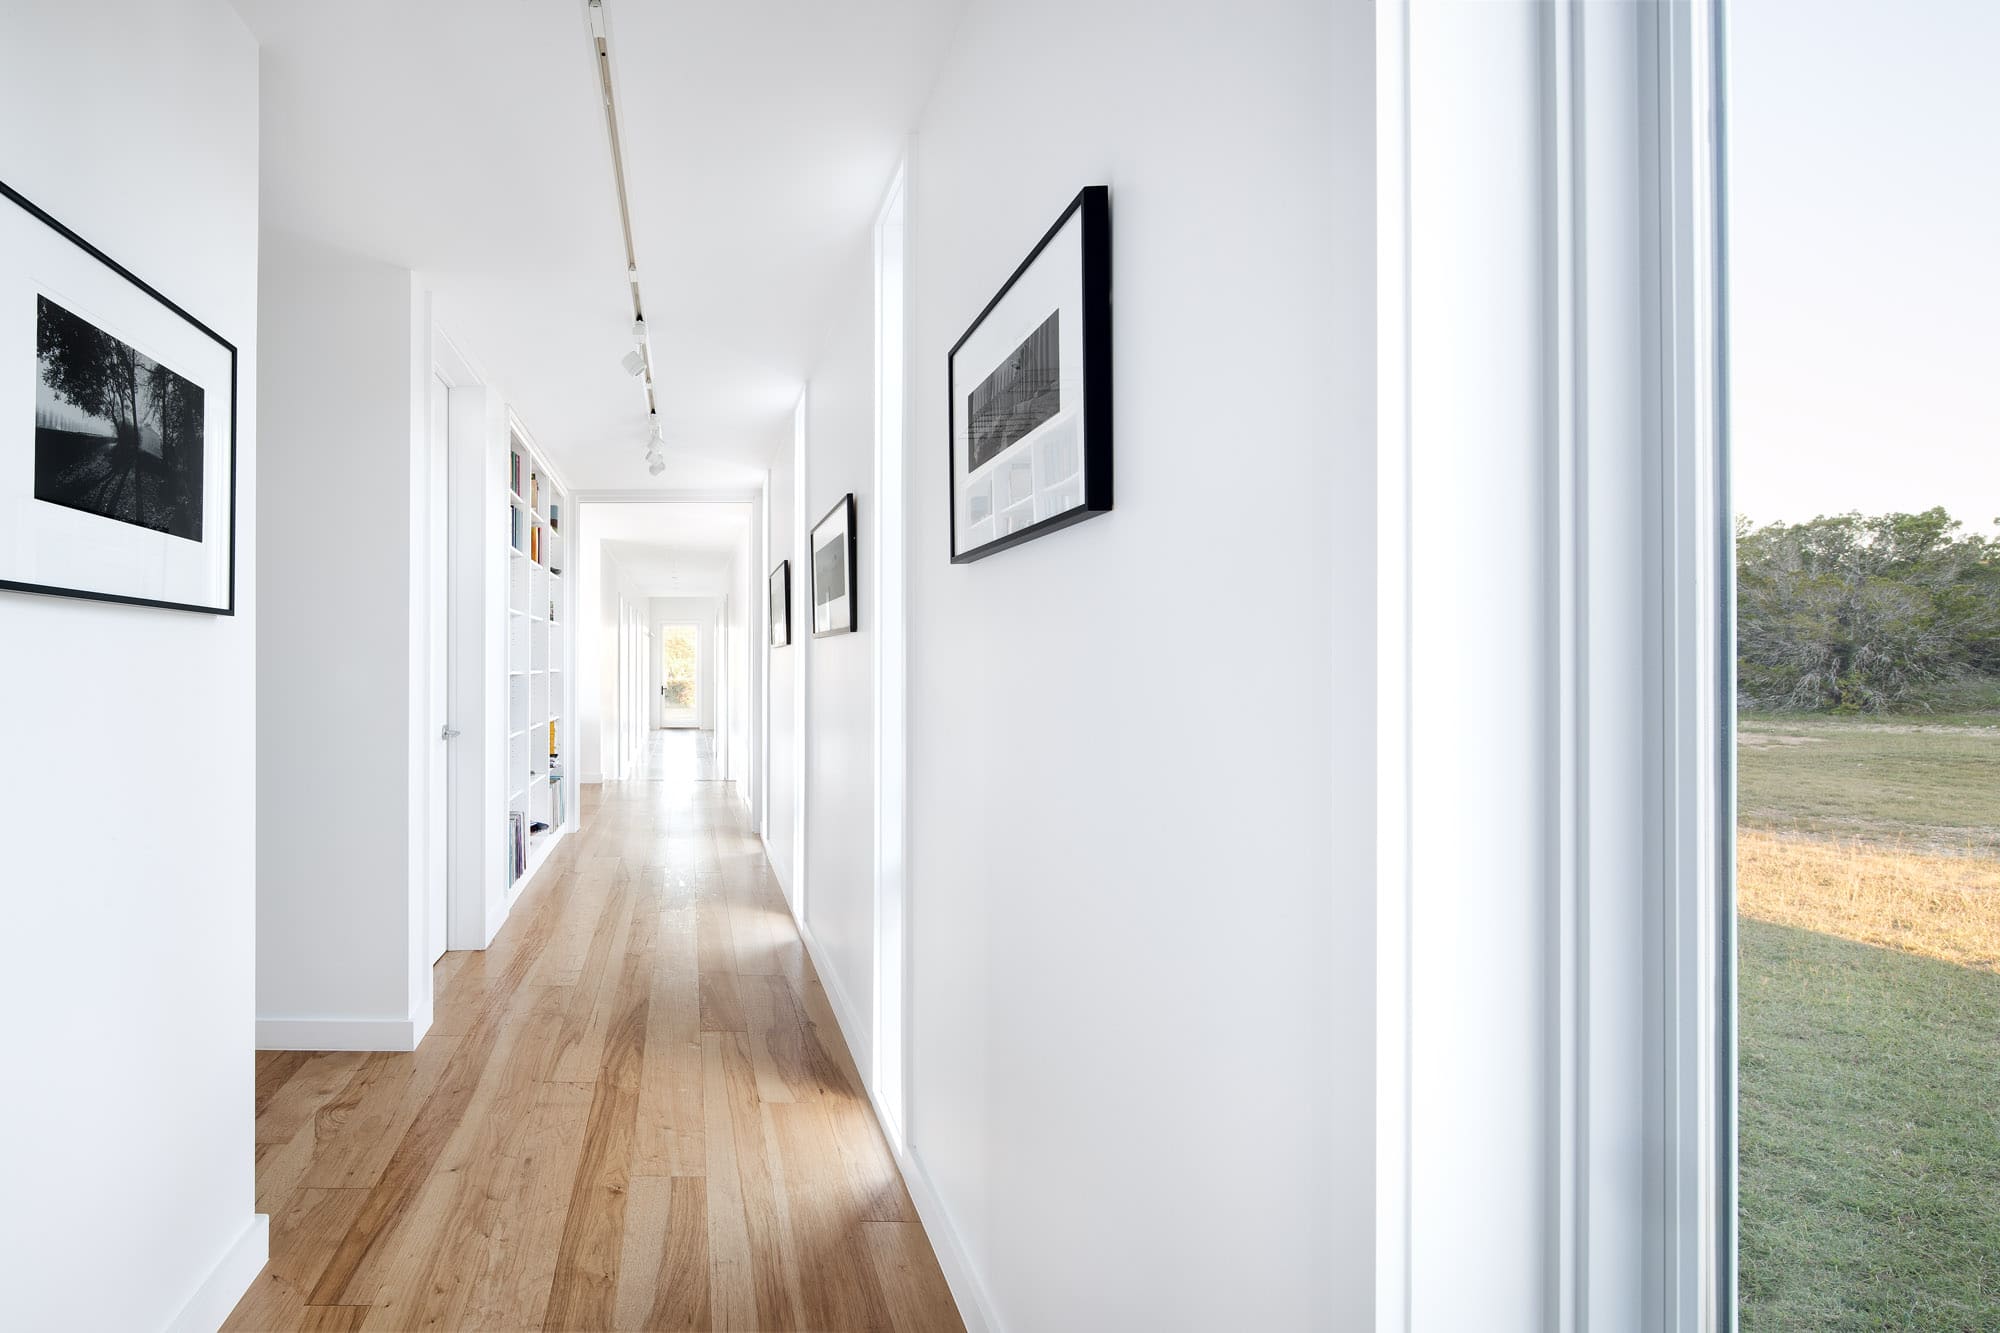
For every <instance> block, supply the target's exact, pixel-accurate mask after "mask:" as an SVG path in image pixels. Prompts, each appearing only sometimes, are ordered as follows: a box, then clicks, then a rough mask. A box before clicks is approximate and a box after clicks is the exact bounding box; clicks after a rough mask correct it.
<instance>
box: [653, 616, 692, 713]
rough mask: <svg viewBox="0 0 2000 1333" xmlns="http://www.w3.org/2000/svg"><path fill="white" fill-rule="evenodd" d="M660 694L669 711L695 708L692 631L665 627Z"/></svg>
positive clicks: (682, 626) (686, 628) (662, 637)
mask: <svg viewBox="0 0 2000 1333" xmlns="http://www.w3.org/2000/svg"><path fill="white" fill-rule="evenodd" d="M660 691H661V694H662V696H663V699H664V702H665V704H666V706H667V707H668V708H673V709H692V708H693V707H694V706H695V703H696V700H695V627H694V626H693V625H668V626H667V627H666V629H665V631H664V632H663V633H662V634H661V636H660Z"/></svg>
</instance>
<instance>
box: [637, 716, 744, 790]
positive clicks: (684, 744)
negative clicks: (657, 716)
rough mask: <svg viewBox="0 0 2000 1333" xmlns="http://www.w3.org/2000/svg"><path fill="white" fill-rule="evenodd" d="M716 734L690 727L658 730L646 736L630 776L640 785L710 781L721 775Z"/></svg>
mask: <svg viewBox="0 0 2000 1333" xmlns="http://www.w3.org/2000/svg"><path fill="white" fill-rule="evenodd" d="M720 769H721V765H719V764H718V763H717V762H716V759H715V733H714V732H712V731H697V730H695V729H694V728H693V727H674V728H661V729H659V730H656V731H653V732H651V733H649V734H648V735H647V737H646V752H645V753H644V754H642V755H640V756H639V760H638V763H637V765H636V766H635V768H634V772H633V777H634V778H635V779H636V780H637V781H640V782H713V781H715V780H716V779H717V778H719V777H720V776H722V775H721V772H720Z"/></svg>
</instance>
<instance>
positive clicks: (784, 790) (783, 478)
mask: <svg viewBox="0 0 2000 1333" xmlns="http://www.w3.org/2000/svg"><path fill="white" fill-rule="evenodd" d="M795 470H796V469H795V468H794V465H793V462H792V441H791V432H790V431H789V430H787V431H786V432H785V439H784V440H783V442H782V443H781V444H780V445H779V446H778V447H777V448H776V449H775V450H773V452H772V455H771V470H770V474H769V478H768V480H767V481H766V483H765V485H766V488H767V490H766V494H767V497H768V503H767V505H766V510H767V512H768V513H769V515H770V522H769V533H768V536H767V538H766V549H767V550H768V551H769V553H770V558H769V559H768V560H767V561H766V562H765V569H764V584H765V587H766V588H767V589H768V588H769V587H770V580H771V571H772V570H774V569H776V568H777V567H778V562H779V561H780V560H789V561H791V564H792V568H791V595H792V642H791V645H790V646H789V647H785V648H769V647H767V648H766V650H765V655H764V670H765V672H766V675H767V677H768V682H769V683H768V687H767V689H768V698H769V706H768V711H767V713H766V717H767V719H768V720H767V724H766V729H767V732H768V740H767V742H766V753H767V754H768V755H769V757H770V773H771V783H770V791H771V796H770V801H771V808H770V810H769V812H768V814H767V815H766V817H765V820H764V828H765V834H764V849H765V851H766V852H768V853H769V854H770V858H771V870H772V872H773V873H775V874H776V875H777V877H778V883H779V885H780V886H781V887H782V888H783V889H784V891H785V896H786V900H787V901H790V900H791V898H792V895H793V886H794V885H795V884H796V883H797V876H796V875H795V874H794V873H793V863H794V857H795V855H796V852H795V849H794V847H793V841H794V840H793V836H792V820H793V815H794V813H795V812H796V811H797V809H798V805H797V800H798V765H797V764H795V763H794V762H793V746H794V745H795V744H796V741H797V737H798V706H797V701H796V700H795V698H794V697H793V690H794V689H795V688H796V685H797V675H796V673H797V671H798V662H799V657H800V655H801V654H802V653H803V652H804V651H805V649H804V648H803V647H801V646H800V645H801V644H802V643H803V641H804V640H805V639H806V638H807V637H809V629H808V626H809V624H810V617H809V614H808V612H807V610H806V608H807V606H808V605H809V603H808V602H807V600H806V582H805V578H806V576H805V573H804V571H803V568H802V564H801V562H800V560H799V557H798V552H797V551H796V550H795V549H794V543H793V539H792V530H793V528H794V527H795V526H796V521H797V510H796V508H795V505H796V502H797V495H796V493H795V488H794V486H793V474H794V472H795ZM758 633H759V635H760V642H762V643H764V644H766V645H768V644H769V643H770V620H769V612H768V607H767V609H766V619H765V622H764V626H763V628H762V629H760V630H759V631H758Z"/></svg>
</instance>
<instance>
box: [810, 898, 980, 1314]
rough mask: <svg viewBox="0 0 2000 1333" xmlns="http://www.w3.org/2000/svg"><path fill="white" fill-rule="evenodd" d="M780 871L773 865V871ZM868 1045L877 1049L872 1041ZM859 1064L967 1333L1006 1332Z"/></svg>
mask: <svg viewBox="0 0 2000 1333" xmlns="http://www.w3.org/2000/svg"><path fill="white" fill-rule="evenodd" d="M776 870H777V867H776V865H775V864H773V866H772V871H773V873H776ZM792 920H793V922H794V923H795V924H796V925H797V926H798V928H799V938H800V939H801V940H803V941H804V942H805V946H806V956H807V957H809V958H811V959H812V965H813V970H814V971H815V972H817V973H819V980H820V984H821V985H822V986H824V987H825V988H826V998H827V1003H828V1004H829V1005H830V1006H831V1007H832V1009H833V1021H834V1022H836V1023H838V1024H839V1025H840V1036H841V1040H843V1041H845V1042H846V1043H847V1049H848V1050H849V1051H850V1052H853V1051H857V1050H860V1049H862V1048H861V1047H860V1046H858V1045H856V1043H855V1034H856V1033H857V1032H859V1031H861V1016H860V1014H859V1013H858V1012H857V1011H856V1010H855V1008H854V1005H853V1004H852V1003H851V1002H850V1001H849V1000H848V998H847V991H846V988H845V987H843V986H842V985H841V984H840V974H839V973H837V972H835V971H834V970H833V969H832V968H831V967H829V966H828V960H827V957H826V955H825V954H824V953H823V952H821V950H820V947H819V941H818V940H816V939H814V938H813V933H812V927H810V926H808V925H807V924H806V923H805V919H804V918H803V917H801V916H800V915H799V914H798V911H797V910H796V909H794V910H793V912H792ZM868 1049H870V1050H872V1049H873V1043H872V1041H871V1043H870V1045H869V1048H868ZM855 1066H856V1068H857V1069H858V1070H860V1072H861V1087H862V1091H864V1092H866V1093H867V1094H868V1106H869V1109H871V1110H872V1111H874V1112H875V1124H876V1127H877V1128H878V1129H881V1130H882V1137H883V1139H884V1141H886V1142H887V1143H889V1144H890V1151H891V1152H892V1153H894V1155H895V1158H896V1166H897V1168H898V1169H899V1170H901V1171H902V1173H903V1185H904V1187H905V1188H906V1189H908V1190H909V1192H910V1202H911V1203H912V1204H914V1205H916V1209H917V1217H918V1218H919V1219H920V1220H922V1222H923V1224H924V1234H925V1235H926V1236H928V1237H929V1238H930V1242H931V1250H932V1252H933V1253H935V1254H936V1255H937V1261H938V1267H939V1269H941V1270H942V1271H943V1273H944V1280H945V1285H946V1286H948V1287H950V1288H951V1298H952V1301H953V1302H954V1303H955V1304H956V1305H957V1306H958V1317H959V1318H960V1319H961V1320H963V1321H964V1323H965V1330H966V1333H1005V1330H1004V1329H1003V1327H1002V1325H1001V1323H1000V1319H999V1317H998V1316H997V1315H996V1314H994V1312H993V1302H992V1301H991V1300H990V1299H988V1297H987V1295H986V1287H985V1285H984V1284H983V1283H981V1282H980V1280H979V1275H978V1273H977V1272H975V1271H974V1269H973V1267H972V1260H971V1258H970V1257H969V1256H968V1255H967V1254H966V1252H965V1245H964V1242H962V1241H961V1240H960V1239H959V1231H958V1227H957V1226H956V1225H955V1224H954V1223H953V1222H952V1219H951V1213H950V1212H949V1211H948V1210H946V1208H945V1206H944V1200H943V1199H941V1198H939V1197H938V1192H937V1187H936V1186H935V1185H933V1184H932V1183H931V1177H930V1172H928V1171H926V1170H925V1169H924V1164H923V1159H922V1158H920V1157H919V1156H918V1155H917V1151H916V1147H915V1145H913V1144H906V1145H905V1146H904V1148H903V1150H902V1151H900V1152H898V1151H896V1149H895V1146H894V1145H895V1139H894V1138H893V1137H892V1136H891V1135H890V1134H889V1131H888V1128H887V1126H888V1117H887V1116H885V1115H883V1114H882V1106H881V1103H879V1102H877V1101H876V1100H875V1086H874V1084H873V1083H872V1082H871V1081H870V1079H869V1076H868V1071H867V1070H866V1069H865V1068H862V1065H861V1062H860V1061H859V1060H856V1061H855Z"/></svg>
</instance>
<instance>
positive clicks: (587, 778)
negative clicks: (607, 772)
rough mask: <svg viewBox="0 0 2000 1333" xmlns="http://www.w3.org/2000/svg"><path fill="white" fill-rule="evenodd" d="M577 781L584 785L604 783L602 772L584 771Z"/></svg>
mask: <svg viewBox="0 0 2000 1333" xmlns="http://www.w3.org/2000/svg"><path fill="white" fill-rule="evenodd" d="M577 781H578V782H581V783H582V784H583V785H584V786H586V787H601V786H603V785H604V775H603V774H602V773H585V774H584V775H583V776H582V777H580V778H578V779H577Z"/></svg>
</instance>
